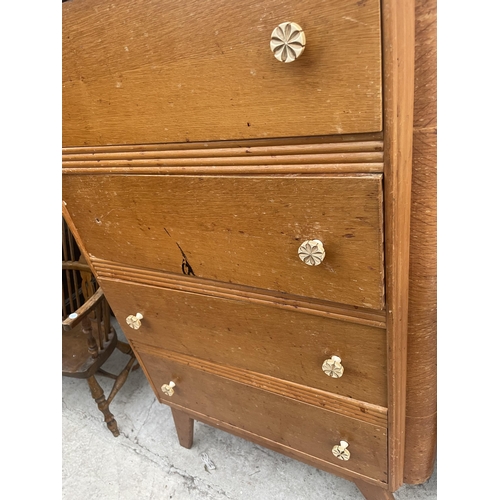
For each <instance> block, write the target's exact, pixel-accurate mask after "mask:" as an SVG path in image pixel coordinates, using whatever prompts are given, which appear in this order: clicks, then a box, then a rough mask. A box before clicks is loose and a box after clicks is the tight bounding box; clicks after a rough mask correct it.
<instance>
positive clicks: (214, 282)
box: [63, 0, 435, 499]
mask: <svg viewBox="0 0 500 500" xmlns="http://www.w3.org/2000/svg"><path fill="white" fill-rule="evenodd" d="M417 19H418V9H417ZM414 24H415V6H414V4H413V3H412V2H396V1H394V0H382V2H378V1H376V0H363V1H355V0H335V1H321V0H308V1H306V2H284V1H273V0H265V1H252V2H250V1H249V2H226V1H216V2H214V1H211V2H208V1H197V2H189V1H188V2H176V1H170V0H169V1H153V0H148V1H145V2H140V3H139V2H132V1H124V2H114V3H111V2H106V1H105V2H102V1H95V0H72V1H70V2H66V3H65V4H63V174H64V175H63V213H64V215H65V217H66V220H67V221H68V224H69V225H70V226H71V227H72V229H73V231H74V233H75V235H76V237H77V239H78V241H79V243H80V245H81V247H82V249H83V251H84V254H85V256H86V258H87V260H88V261H89V264H90V265H91V266H92V268H93V271H94V272H95V274H96V276H97V278H98V280H99V282H100V284H101V286H102V288H103V290H104V292H105V295H106V297H107V299H108V301H109V303H110V305H111V307H112V309H113V312H114V314H115V315H116V317H117V320H118V321H119V323H120V325H121V326H122V328H123V330H124V331H125V333H126V335H127V338H128V340H129V341H130V343H131V345H132V347H133V349H134V351H135V353H136V355H137V358H138V360H139V361H140V363H141V365H142V367H143V369H144V372H145V373H146V376H147V377H148V380H149V382H150V384H151V387H152V388H153V390H154V391H155V394H156V395H157V397H158V399H159V400H160V401H161V402H162V403H165V404H168V405H169V406H171V408H172V412H173V416H174V420H175V422H176V427H177V430H178V434H179V440H180V443H181V445H183V446H185V447H190V446H191V444H192V440H193V431H192V429H193V419H196V420H199V421H202V422H205V423H208V424H210V425H214V426H218V427H220V428H222V429H224V430H226V431H228V432H232V433H234V434H237V435H239V436H242V437H245V438H247V439H249V440H252V441H254V442H256V443H259V444H261V445H264V446H267V447H269V448H271V449H273V450H276V451H279V452H281V453H284V454H286V455H288V456H291V457H294V458H296V459H298V460H302V461H304V462H306V463H309V464H311V465H314V466H315V467H318V468H320V469H323V470H326V471H329V472H332V473H334V474H338V475H340V476H342V477H345V478H347V479H351V480H353V481H355V482H356V484H357V485H358V487H359V488H360V490H361V491H362V493H363V494H364V495H365V496H366V498H372V499H379V498H380V499H382V498H385V499H389V498H392V494H391V491H395V490H396V489H397V488H398V487H399V486H400V485H401V484H402V483H403V481H406V482H419V481H420V480H423V479H425V478H426V476H427V475H428V474H429V472H430V471H429V464H431V465H432V461H433V451H434V450H433V436H430V437H428V438H427V441H425V440H424V441H425V442H424V441H422V442H421V446H420V448H419V450H418V452H417V450H416V449H412V448H413V447H414V446H415V442H414V441H412V440H415V439H417V438H416V436H418V433H419V432H421V431H422V429H418V430H415V429H416V426H415V425H414V424H413V421H412V420H411V418H413V417H416V418H417V417H418V418H419V419H420V420H419V421H422V420H421V417H425V418H427V417H429V418H432V416H433V409H432V405H433V401H434V396H435V394H434V393H433V389H432V383H433V380H434V379H433V378H432V373H433V368H432V359H431V360H429V359H423V358H420V359H419V358H418V357H416V356H413V355H412V357H408V356H407V351H408V348H409V347H410V349H412V348H413V347H412V344H411V343H410V344H408V342H407V339H408V331H409V328H410V333H412V331H411V328H412V324H411V321H410V324H409V296H410V315H411V313H412V311H413V310H415V311H417V313H421V311H422V309H424V306H423V301H422V300H421V299H419V298H418V296H417V297H416V299H415V300H414V301H413V302H412V297H413V295H412V289H411V279H412V278H411V277H412V276H416V275H417V274H418V269H417V270H412V272H410V262H411V260H410V258H411V254H410V252H413V253H415V252H417V254H418V255H420V254H419V253H418V252H420V253H422V255H423V257H422V260H425V259H427V260H428V261H429V262H432V255H433V249H432V248H431V249H430V251H429V250H427V254H425V252H422V251H421V250H420V249H419V247H418V244H416V243H414V242H412V239H411V238H412V235H413V234H414V233H413V232H410V218H411V189H412V147H413V135H414V127H413V112H414V88H415V85H414V46H415V29H414ZM382 26H383V29H382ZM417 50H418V38H417ZM417 71H418V70H417ZM417 76H418V74H417ZM416 112H417V113H418V112H419V110H418V105H417V107H416ZM414 169H415V167H414V168H413V170H414ZM428 171H429V170H428V169H427V170H425V172H426V173H428ZM417 173H418V172H417ZM414 195H415V196H416V199H419V196H420V192H419V191H417V192H416V193H414ZM431 203H432V197H431ZM417 225H418V223H417ZM430 234H431V233H430ZM430 237H432V234H431V236H430ZM419 258H420V257H419ZM419 262H420V261H419ZM412 273H413V274H412ZM416 273H417V274H416ZM423 321H424V323H425V318H424V320H423ZM420 322H422V320H420ZM421 337H422V338H423V341H422V342H425V347H426V348H429V349H430V350H432V346H433V337H432V335H430V336H429V335H427V336H426V337H425V338H424V337H423V336H419V335H418V332H417V335H416V337H413V338H416V339H419V340H420V339H421ZM419 364H420V365H424V371H427V372H430V373H431V375H430V376H427V378H428V379H429V380H430V382H429V381H425V382H424V386H425V387H424V388H423V389H422V388H421V387H419V390H418V391H416V390H414V387H415V386H416V385H418V384H416V383H415V380H417V379H418V375H416V376H414V374H413V371H412V370H413V369H414V367H415V366H418V365H419ZM408 374H409V376H407V375H408ZM424 378H425V377H424ZM407 394H408V398H407ZM412 405H413V406H412ZM422 405H423V406H424V407H425V408H426V413H425V415H423V416H422V415H414V414H413V413H412V411H413V410H412V408H414V407H415V406H418V407H422ZM426 405H427V406H426ZM406 422H408V425H406ZM429 422H431V423H430V424H428V425H427V427H425V429H424V430H426V431H428V430H429V429H431V428H432V421H431V420H429ZM405 433H406V434H405ZM431 434H432V432H431ZM405 435H406V436H410V438H411V439H410V441H409V446H406V449H405ZM406 441H407V444H408V439H406ZM415 457H416V458H415Z"/></svg>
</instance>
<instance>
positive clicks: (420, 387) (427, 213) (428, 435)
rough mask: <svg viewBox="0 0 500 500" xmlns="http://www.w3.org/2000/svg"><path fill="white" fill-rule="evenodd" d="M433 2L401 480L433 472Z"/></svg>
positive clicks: (422, 90)
mask: <svg viewBox="0 0 500 500" xmlns="http://www.w3.org/2000/svg"><path fill="white" fill-rule="evenodd" d="M436 18H437V2H436V0H426V1H424V0H417V2H416V25H415V40H416V46H415V116H414V132H413V180H412V211H411V223H410V229H411V232H410V289H409V315H408V382H407V401H406V453H405V467H404V481H405V483H409V484H420V483H423V482H425V481H426V480H427V479H428V478H429V477H430V476H431V474H432V473H433V471H434V463H435V458H436V441H437V440H436V434H437V417H436V412H437V366H436V365H437V112H436V111H437V110H436V98H437V89H436V80H437V19H436Z"/></svg>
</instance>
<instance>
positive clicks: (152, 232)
mask: <svg viewBox="0 0 500 500" xmlns="http://www.w3.org/2000/svg"><path fill="white" fill-rule="evenodd" d="M63 196H64V201H65V202H66V203H67V209H68V211H69V213H70V215H71V217H72V219H73V221H74V223H75V225H76V227H77V228H78V231H79V233H80V236H81V238H82V239H83V241H85V242H86V247H87V250H88V252H89V253H90V254H91V255H93V256H95V257H96V258H98V259H102V260H110V261H116V262H120V263H123V264H127V265H130V266H137V267H146V268H150V269H158V270H161V271H167V272H170V273H178V274H181V273H184V274H190V275H193V274H194V275H195V276H196V277H199V278H205V279H210V280H216V281H220V282H225V283H234V284H240V285H246V286H252V287H256V288H262V289H267V290H277V291H280V292H285V293H290V294H294V295H301V296H304V297H312V298H316V299H321V300H328V301H332V302H340V303H342V304H348V305H353V306H359V307H363V308H369V309H379V310H380V309H383V307H384V266H383V235H382V176H381V175H379V174H366V175H339V176H310V177H309V176H303V175H301V176H293V177H290V176H258V177H257V176H255V177H251V176H247V177H245V176H175V175H168V176H165V175H96V176H93V175H66V176H64V179H63ZM309 240H320V241H321V242H322V243H323V245H324V250H325V252H326V253H325V256H324V260H323V261H322V262H321V263H320V264H319V265H316V266H311V265H306V264H305V263H304V262H302V260H301V259H300V258H299V254H298V249H299V247H300V246H301V244H302V243H303V242H304V241H309Z"/></svg>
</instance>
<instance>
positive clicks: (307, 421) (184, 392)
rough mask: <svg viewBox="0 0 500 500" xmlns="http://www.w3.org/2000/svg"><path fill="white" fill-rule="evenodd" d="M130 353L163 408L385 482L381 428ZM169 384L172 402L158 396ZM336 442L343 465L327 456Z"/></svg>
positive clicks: (383, 432)
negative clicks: (176, 408)
mask: <svg viewBox="0 0 500 500" xmlns="http://www.w3.org/2000/svg"><path fill="white" fill-rule="evenodd" d="M136 347H137V349H138V354H139V356H140V359H141V361H142V365H143V367H145V370H146V372H147V374H148V377H149V379H150V380H151V382H152V384H153V388H154V390H155V392H156V394H157V396H158V398H159V399H160V400H161V401H162V402H163V403H166V404H169V403H172V404H175V405H180V406H181V407H184V408H187V409H190V410H193V411H196V412H198V413H201V414H203V415H209V416H210V417H212V418H215V419H217V420H220V421H222V422H225V423H227V424H230V425H231V426H235V427H237V428H239V429H243V430H245V431H248V432H252V433H254V434H256V435H259V436H262V437H264V438H267V439H270V440H272V441H274V442H276V443H279V444H282V445H285V446H287V447H289V448H292V449H295V450H298V451H301V452H305V453H307V454H309V455H312V456H314V457H317V458H319V459H321V460H325V461H326V462H328V463H331V464H334V465H338V466H340V467H342V468H344V469H348V470H351V471H354V472H357V473H360V474H363V475H366V476H369V477H371V478H374V479H378V480H380V481H384V482H385V481H387V476H386V467H387V466H386V460H387V458H386V454H387V452H386V449H387V444H386V441H387V433H386V429H385V428H384V427H382V426H378V425H372V424H368V423H365V422H361V421H359V420H356V419H352V418H348V417H344V416H342V415H338V414H336V413H334V412H331V411H327V410H323V409H321V408H317V407H314V406H312V405H308V404H304V403H300V402H298V401H295V400H293V399H290V398H286V397H282V396H278V395H276V394H271V393H269V392H266V391H262V390H260V389H256V388H254V387H249V386H247V385H243V384H240V383H237V382H234V381H230V380H227V379H225V378H223V377H219V376H216V375H213V374H210V373H207V372H203V371H201V370H197V369H193V368H191V367H189V366H186V365H184V364H181V363H177V362H174V361H171V360H169V359H168V358H166V357H164V356H161V355H160V356H158V355H154V354H152V353H150V352H144V351H141V349H140V348H139V347H138V346H136ZM158 354H160V353H158ZM170 381H174V382H175V384H176V386H175V389H174V390H175V392H174V395H173V396H172V397H169V396H167V395H165V394H164V393H163V392H162V391H161V386H162V385H163V384H168V383H169V382H170ZM340 440H345V441H347V442H348V443H349V447H348V449H349V451H350V453H351V458H350V459H349V460H348V461H340V460H339V459H337V458H335V457H334V456H333V454H332V451H331V450H332V447H333V446H334V445H336V444H338V443H339V442H340Z"/></svg>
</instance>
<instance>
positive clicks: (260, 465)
mask: <svg viewBox="0 0 500 500" xmlns="http://www.w3.org/2000/svg"><path fill="white" fill-rule="evenodd" d="M115 325H116V323H115ZM118 332H119V336H120V337H121V338H123V333H122V332H121V331H120V330H118ZM124 361H126V357H125V356H124V355H123V354H121V353H120V352H118V351H116V352H115V353H114V354H113V355H112V356H111V358H110V359H109V360H108V361H107V363H106V364H105V365H104V368H106V369H108V370H109V371H113V369H115V371H116V370H117V367H121V366H123V365H124ZM99 380H100V382H102V387H103V389H104V390H105V393H106V394H108V393H109V390H110V388H111V386H112V380H110V379H106V378H104V377H100V378H99ZM62 384H63V385H62V394H63V400H62V403H63V404H62V407H63V409H62V411H63V415H62V427H63V428H62V431H63V435H62V439H63V450H62V451H63V455H62V460H63V471H62V479H63V482H62V485H63V486H62V498H63V499H64V500H100V499H102V500H141V499H158V500H160V499H161V500H163V499H174V500H185V499H189V500H202V499H203V500H238V499H242V498H244V499H252V500H253V499H255V500H281V499H287V500H309V499H320V498H328V499H332V500H334V499H337V500H362V499H363V496H362V495H361V493H359V491H358V489H357V488H356V487H355V486H354V484H353V483H351V482H350V481H347V480H344V479H341V478H338V477H336V476H334V475H331V474H328V473H326V472H322V471H319V470H317V469H315V468H313V467H310V466H308V465H305V464H302V463H300V462H297V461H296V460H293V459H290V458H287V457H284V456H282V455H280V454H278V453H275V452H273V451H270V450H267V449H266V448H263V447H261V446H257V445H255V444H253V443H250V442H248V441H245V440H243V439H240V438H237V437H234V436H232V435H230V434H227V433H225V432H223V431H220V430H218V429H214V428H212V427H209V426H207V425H204V424H201V423H199V422H196V423H195V433H194V444H193V447H192V448H191V449H190V450H186V449H185V448H182V447H181V446H179V444H178V441H177V435H176V432H175V428H174V423H173V420H172V416H171V413H170V409H169V408H168V407H167V406H165V405H160V403H158V401H157V400H156V397H155V396H154V394H153V391H152V390H151V388H150V387H149V384H148V382H147V380H146V377H145V376H144V374H143V372H142V371H141V370H136V371H135V372H133V373H131V374H130V376H129V379H128V380H127V382H126V384H125V385H124V387H123V388H122V389H121V391H120V392H119V393H118V395H117V396H116V398H115V400H114V401H113V403H112V405H111V412H112V413H113V414H114V416H115V418H116V421H117V422H118V427H119V429H120V432H121V434H120V436H119V437H118V438H115V437H113V435H112V434H111V433H110V432H109V431H108V429H107V427H106V424H105V423H104V421H103V416H102V414H101V412H100V411H98V409H97V406H96V405H95V403H94V401H93V399H92V397H91V396H90V391H89V389H88V386H87V383H86V381H85V380H78V379H71V378H64V377H63V381H62ZM202 453H207V454H208V456H209V457H210V459H211V460H212V462H213V463H214V464H215V466H216V469H215V470H208V469H207V468H206V466H205V464H204V462H203V461H202V458H201V454H202ZM436 486H437V479H436V471H435V472H434V474H433V476H432V477H431V479H430V480H429V481H427V482H426V483H425V484H422V485H418V486H408V485H405V486H403V487H402V488H401V489H400V490H398V491H397V492H396V493H395V494H394V496H395V498H396V500H423V499H426V500H435V499H437V492H436Z"/></svg>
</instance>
